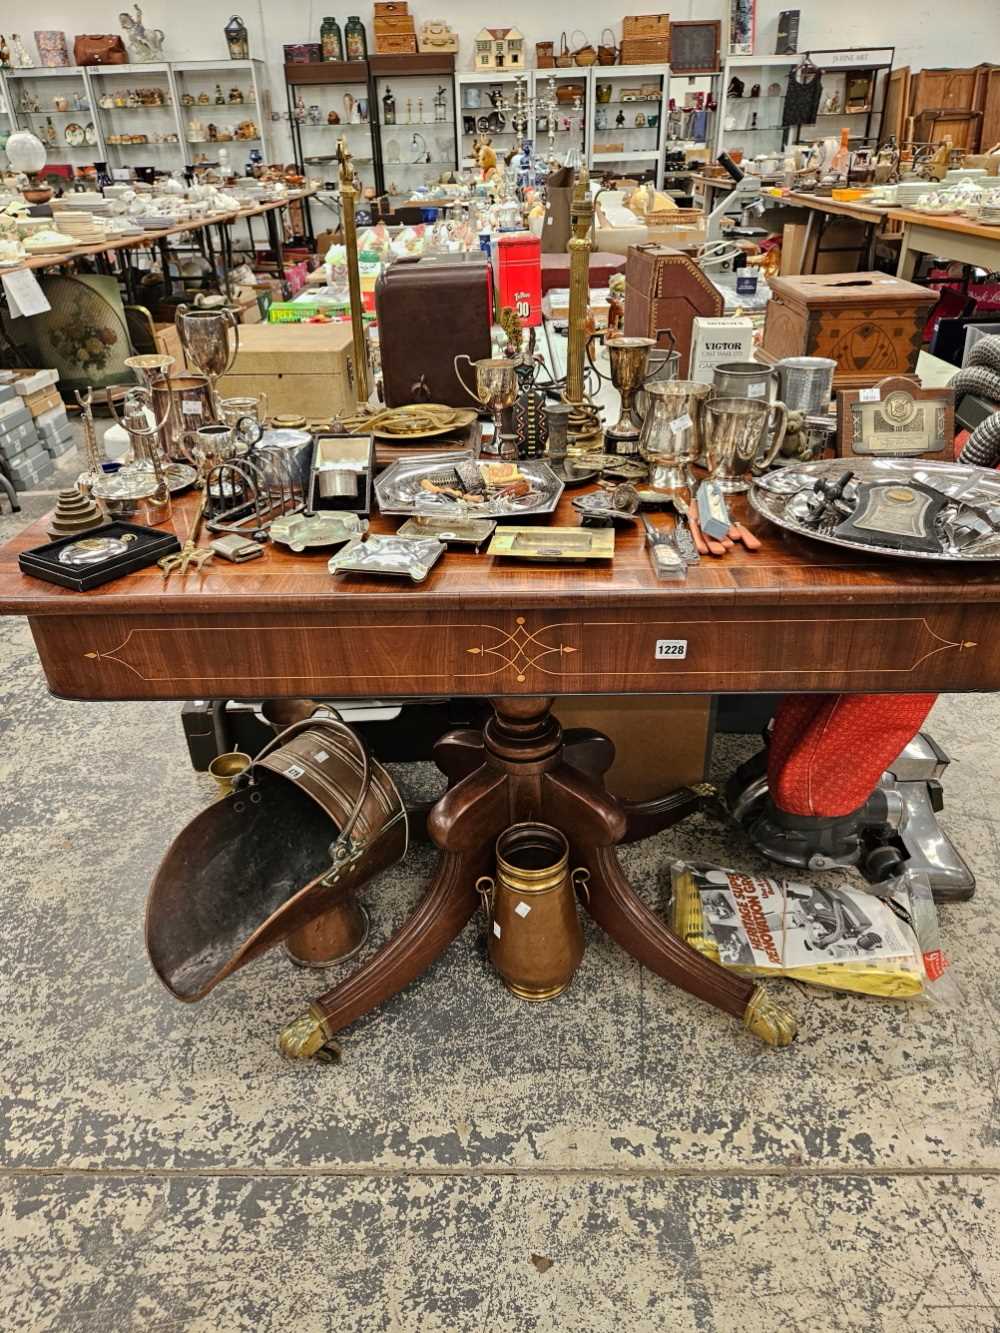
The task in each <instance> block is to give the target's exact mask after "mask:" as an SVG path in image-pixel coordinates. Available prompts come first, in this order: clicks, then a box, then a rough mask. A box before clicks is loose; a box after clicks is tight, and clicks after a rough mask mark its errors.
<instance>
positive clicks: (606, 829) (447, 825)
mask: <svg viewBox="0 0 1000 1333" xmlns="http://www.w3.org/2000/svg"><path fill="white" fill-rule="evenodd" d="M551 703H552V700H551V699H539V698H530V697H529V698H521V697H514V698H501V699H495V700H493V708H494V713H495V716H494V717H493V718H491V719H490V720H489V721H488V722H487V724H486V726H485V727H484V728H483V730H482V731H481V732H479V731H473V730H464V731H454V732H450V733H449V734H448V735H446V736H444V737H442V738H441V740H440V741H439V742H438V743H437V745H436V747H435V750H434V759H435V762H436V763H437V765H438V767H439V768H440V769H441V771H442V772H443V773H444V774H445V775H446V776H447V778H448V780H449V788H448V791H447V792H446V793H445V794H444V796H442V797H441V799H440V800H439V801H438V802H437V804H436V805H435V806H434V807H433V809H432V810H431V812H430V815H429V817H428V821H427V827H428V832H429V833H430V836H431V838H432V839H433V841H434V842H435V843H436V844H437V846H438V847H439V848H440V850H441V859H440V862H439V864H438V868H437V872H436V874H435V876H434V878H433V879H432V881H431V883H430V886H429V887H428V889H427V892H426V894H425V895H424V897H423V899H422V900H421V902H420V904H419V905H418V907H417V908H416V910H415V911H414V912H413V914H412V915H411V916H410V917H409V919H408V920H407V921H406V922H404V924H403V925H402V926H401V927H400V929H399V930H398V931H397V932H396V934H395V935H393V936H392V938H391V939H389V940H388V941H387V942H386V943H385V944H384V945H383V946H382V948H381V949H380V950H379V951H378V952H377V953H376V954H375V955H374V956H373V957H372V958H370V959H369V960H368V961H367V962H366V963H365V964H364V965H363V966H362V967H360V968H358V970H357V971H356V972H355V973H354V974H353V975H352V976H350V977H348V978H346V979H345V980H344V981H342V982H340V983H339V984H338V985H337V986H334V987H333V989H332V990H329V991H326V992H325V993H324V994H323V995H320V996H319V997H318V998H317V999H316V1000H315V1001H314V1002H313V1003H312V1005H311V1006H310V1008H309V1011H308V1013H307V1014H305V1015H303V1016H302V1017H301V1018H298V1019H296V1020H295V1021H294V1022H293V1023H291V1024H290V1025H289V1026H288V1027H287V1028H286V1029H285V1031H284V1032H283V1033H282V1036H281V1042H280V1044H281V1049H282V1051H283V1053H284V1054H285V1055H288V1056H291V1057H298V1058H305V1057H308V1056H318V1057H320V1058H324V1057H325V1058H335V1056H333V1055H332V1053H333V1052H334V1051H335V1043H333V1042H332V1040H331V1039H332V1038H333V1036H334V1034H335V1033H336V1032H339V1031H340V1030H341V1029H343V1028H345V1027H347V1026H348V1025H349V1024H350V1023H353V1022H354V1020H355V1019H357V1018H359V1017H360V1016H361V1015H362V1014H365V1013H367V1012H368V1011H369V1010H371V1009H374V1008H375V1007H376V1006H377V1005H379V1004H382V1003H383V1002H384V1001H385V1000H387V999H389V998H390V997H391V996H393V995H395V994H397V993H398V992H399V991H401V990H402V989H403V988H404V987H405V986H406V985H408V984H409V983H410V982H411V981H413V980H414V979H415V978H416V977H418V976H419V975H420V974H421V973H422V972H423V971H425V970H426V968H427V967H429V966H430V964H431V963H432V962H434V960H435V959H436V958H438V957H439V956H440V955H441V954H442V953H443V952H444V950H445V949H446V948H447V947H448V945H449V944H450V943H451V941H452V940H453V939H454V938H455V936H456V935H458V934H459V932H460V931H461V930H462V929H463V927H464V926H465V925H466V923H467V922H468V921H469V919H470V918H471V917H472V914H473V913H474V911H475V910H476V907H477V903H478V899H477V896H476V892H475V883H476V880H477V879H478V878H479V876H480V875H484V874H486V873H488V872H491V871H492V869H493V863H494V843H495V841H496V838H497V836H498V835H499V834H500V833H501V832H502V831H503V830H504V829H505V828H508V827H509V826H510V825H511V824H516V823H519V822H522V821H524V820H539V821H541V822H543V823H548V824H552V825H554V826H555V827H556V828H558V829H561V830H562V832H563V833H564V834H565V835H566V838H567V839H568V841H569V845H570V864H571V865H581V866H586V867H587V869H588V870H589V872H590V901H589V904H588V906H587V910H588V911H589V912H590V914H591V916H592V917H593V918H594V920H595V921H597V922H598V924H599V925H601V926H602V927H603V928H604V929H605V930H606V931H607V932H608V934H609V935H610V936H611V937H612V939H614V940H615V941H616V942H617V943H618V944H620V945H621V946H622V948H624V949H625V950H626V951H627V952H628V953H630V954H632V956H633V957H635V958H637V959H638V960H639V961H640V962H641V963H642V964H643V965H644V966H645V967H648V968H649V969H650V971H652V972H655V973H656V974H657V975H658V976H661V977H663V978H664V979H665V980H667V981H671V982H673V983H674V985H677V986H680V987H681V988H682V989H684V990H686V991H688V992H689V993H690V994H692V995H696V996H697V997H698V998H699V999H702V1000H706V1001H707V1002H708V1003H709V1004H713V1005H715V1006H716V1008H719V1009H722V1010H724V1011H725V1012H726V1013H728V1014H732V1015H733V1016H734V1017H736V1018H741V1019H742V1020H743V1022H744V1024H745V1025H746V1026H747V1027H748V1028H750V1029H751V1031H753V1032H755V1033H756V1034H757V1035H758V1036H759V1037H761V1038H762V1039H763V1040H764V1041H766V1042H768V1043H769V1044H771V1045H775V1046H783V1045H787V1044H788V1042H790V1041H791V1040H792V1038H793V1036H794V1035H795V1028H794V1024H793V1022H792V1019H791V1017H790V1016H789V1015H788V1014H787V1013H785V1012H784V1011H783V1010H781V1009H780V1008H779V1006H777V1005H775V1004H774V1003H773V1001H771V1000H770V999H769V998H768V997H767V996H766V995H765V992H764V991H763V990H762V989H761V988H760V987H758V986H756V985H755V984H754V983H753V982H752V981H748V980H746V979H745V978H743V977H738V976H736V975H735V974H734V973H732V972H727V971H726V970H725V969H724V968H722V967H719V966H718V965H717V964H716V963H713V962H711V961H710V960H709V959H707V958H705V957H704V956H703V955H702V954H700V953H697V952H696V951H695V950H694V949H692V948H690V947H689V946H688V945H687V944H685V943H684V941H683V940H681V939H680V938H679V937H678V936H677V935H675V934H674V933H673V931H671V930H669V929H668V928H667V926H665V925H664V923H663V922H662V921H661V920H660V919H659V917H657V916H656V915H655V913H653V912H652V911H651V910H650V909H649V908H648V907H647V906H646V905H645V903H644V902H643V901H642V899H641V898H640V897H639V895H638V894H637V893H636V891H635V890H634V889H633V888H632V886H631V884H629V882H628V880H627V879H626V878H625V875H624V874H623V873H622V869H621V867H620V865H619V864H618V858H617V855H616V853H615V847H616V846H617V844H618V843H620V842H623V841H625V840H626V839H627V838H628V837H629V834H630V823H632V824H633V825H634V826H635V830H634V831H633V836H643V837H644V836H648V835H649V834H651V833H654V832H656V831H657V830H658V829H659V828H665V827H667V826H668V825H669V824H672V823H675V822H676V821H677V819H678V818H682V817H683V816H684V815H685V814H687V813H690V810H691V808H692V807H693V804H694V803H695V802H696V798H695V797H694V796H693V795H692V796H691V798H690V799H689V800H684V799H681V800H676V799H675V800H672V801H665V802H661V803H659V804H658V805H637V806H629V805H627V804H625V803H622V802H620V801H618V800H617V799H616V798H615V797H613V796H611V795H610V794H609V793H608V792H607V791H606V790H605V789H604V784H603V774H604V773H605V772H606V771H607V769H608V768H609V767H610V765H611V762H612V760H613V758H614V748H613V746H612V745H611V742H610V741H609V740H608V739H607V738H606V737H604V736H602V735H600V733H598V732H594V731H589V730H576V731H571V732H567V733H565V735H564V733H563V731H562V728H561V727H560V726H559V723H558V722H557V721H556V719H555V718H554V717H553V715H552V713H551V711H550V706H551Z"/></svg>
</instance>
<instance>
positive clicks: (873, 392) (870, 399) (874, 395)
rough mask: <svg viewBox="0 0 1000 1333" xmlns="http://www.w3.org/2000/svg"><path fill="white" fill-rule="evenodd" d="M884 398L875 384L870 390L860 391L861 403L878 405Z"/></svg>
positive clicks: (859, 399) (859, 398)
mask: <svg viewBox="0 0 1000 1333" xmlns="http://www.w3.org/2000/svg"><path fill="white" fill-rule="evenodd" d="M881 397H882V392H881V390H880V389H879V387H878V385H877V384H873V385H872V387H871V388H870V389H859V390H858V402H859V403H877V402H878V401H879V400H880V399H881Z"/></svg>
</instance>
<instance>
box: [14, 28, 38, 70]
mask: <svg viewBox="0 0 1000 1333" xmlns="http://www.w3.org/2000/svg"><path fill="white" fill-rule="evenodd" d="M10 40H11V42H12V43H13V51H14V65H15V66H16V67H17V68H18V69H31V68H32V66H33V65H34V63H35V62H34V61H33V60H32V58H31V56H29V55H28V53H27V51H26V50H25V48H24V43H23V42H22V41H21V38H20V36H19V34H18V33H16V32H12V33H11V35H10Z"/></svg>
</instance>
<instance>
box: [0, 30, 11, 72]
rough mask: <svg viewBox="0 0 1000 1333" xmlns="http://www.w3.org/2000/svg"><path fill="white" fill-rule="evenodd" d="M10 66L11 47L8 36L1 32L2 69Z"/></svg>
mask: <svg viewBox="0 0 1000 1333" xmlns="http://www.w3.org/2000/svg"><path fill="white" fill-rule="evenodd" d="M9 68H10V47H9V46H8V45H7V38H6V37H5V36H4V35H3V33H2V32H0V69H9Z"/></svg>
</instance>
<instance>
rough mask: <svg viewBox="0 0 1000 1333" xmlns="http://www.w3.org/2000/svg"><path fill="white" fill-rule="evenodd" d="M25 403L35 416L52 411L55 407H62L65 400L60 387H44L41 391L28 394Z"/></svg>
mask: <svg viewBox="0 0 1000 1333" xmlns="http://www.w3.org/2000/svg"><path fill="white" fill-rule="evenodd" d="M24 405H25V407H26V408H27V409H28V411H29V412H30V413H31V415H32V416H33V417H40V416H44V415H45V413H46V412H51V411H52V409H53V408H54V407H62V405H63V400H62V398H60V396H59V390H58V389H44V390H42V392H41V393H31V394H27V395H26V396H25V399H24Z"/></svg>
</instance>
